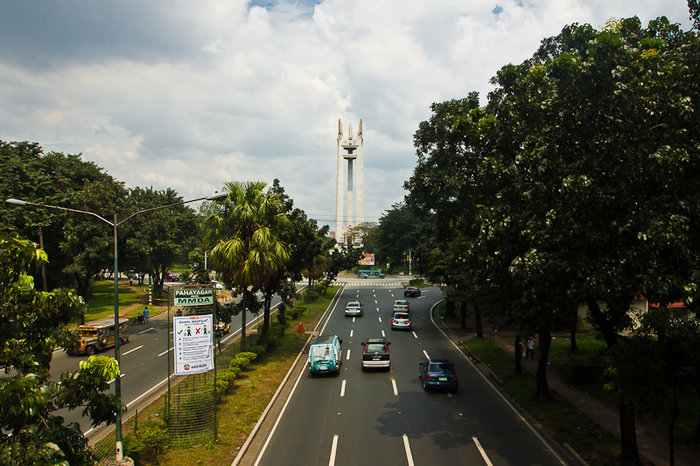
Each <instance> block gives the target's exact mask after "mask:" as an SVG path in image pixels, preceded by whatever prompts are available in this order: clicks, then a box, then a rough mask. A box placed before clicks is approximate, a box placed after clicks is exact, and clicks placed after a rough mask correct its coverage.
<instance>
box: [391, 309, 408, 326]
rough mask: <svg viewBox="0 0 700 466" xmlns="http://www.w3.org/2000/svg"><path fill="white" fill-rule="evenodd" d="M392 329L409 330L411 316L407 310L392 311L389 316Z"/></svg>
mask: <svg viewBox="0 0 700 466" xmlns="http://www.w3.org/2000/svg"><path fill="white" fill-rule="evenodd" d="M391 329H392V330H411V316H410V315H409V314H408V312H403V311H400V312H394V315H393V316H392V317H391Z"/></svg>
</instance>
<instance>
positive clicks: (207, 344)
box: [173, 314, 214, 375]
mask: <svg viewBox="0 0 700 466" xmlns="http://www.w3.org/2000/svg"><path fill="white" fill-rule="evenodd" d="M213 324H214V316H213V315H211V314H206V315H201V316H185V317H173V340H174V342H175V344H174V350H175V354H174V356H173V357H174V358H175V374H176V375H186V374H198V373H201V372H207V371H210V370H212V369H214V346H213V345H214V340H213V338H212V335H213V332H214V325H213Z"/></svg>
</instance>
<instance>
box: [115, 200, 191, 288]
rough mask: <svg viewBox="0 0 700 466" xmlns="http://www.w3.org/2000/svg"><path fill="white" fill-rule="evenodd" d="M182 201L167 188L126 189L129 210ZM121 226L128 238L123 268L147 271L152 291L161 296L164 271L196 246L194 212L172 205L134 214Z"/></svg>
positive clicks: (184, 207)
mask: <svg viewBox="0 0 700 466" xmlns="http://www.w3.org/2000/svg"><path fill="white" fill-rule="evenodd" d="M182 201H183V199H182V197H181V196H179V195H178V194H177V192H175V191H174V190H172V189H170V188H168V189H165V190H160V191H159V190H155V189H153V188H134V189H132V190H130V192H129V206H130V209H131V211H132V212H135V211H138V210H143V209H150V208H152V207H157V206H161V205H169V204H177V203H181V202H182ZM122 228H123V233H122V234H121V236H122V237H125V238H127V240H126V249H125V264H126V265H125V267H124V268H125V269H133V270H136V271H137V272H139V273H140V274H141V275H143V274H144V273H148V275H149V276H150V277H151V280H152V284H153V294H154V295H155V296H156V297H161V296H162V291H163V282H164V279H165V274H166V273H167V272H168V271H170V270H171V269H172V267H173V265H175V264H177V263H178V262H181V261H184V260H186V258H187V254H188V252H189V251H191V250H192V249H194V247H195V243H196V238H197V236H198V228H199V222H198V221H197V215H196V214H195V212H194V210H192V208H190V207H189V206H186V205H182V204H180V205H174V206H172V207H169V208H167V209H160V210H156V211H154V212H148V213H144V214H142V215H139V216H137V217H134V218H133V219H130V220H129V221H128V222H126V223H124V224H123V226H122ZM120 268H122V267H121V266H120Z"/></svg>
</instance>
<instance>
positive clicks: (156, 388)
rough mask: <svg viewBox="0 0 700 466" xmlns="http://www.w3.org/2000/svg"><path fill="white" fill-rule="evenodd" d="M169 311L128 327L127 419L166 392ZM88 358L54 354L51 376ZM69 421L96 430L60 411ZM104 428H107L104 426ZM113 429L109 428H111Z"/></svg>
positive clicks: (234, 331) (236, 329) (235, 327)
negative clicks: (143, 405) (142, 406)
mask: <svg viewBox="0 0 700 466" xmlns="http://www.w3.org/2000/svg"><path fill="white" fill-rule="evenodd" d="M278 303H279V298H278V297H275V298H273V302H272V305H273V307H274V306H276V305H277V304H278ZM167 315H168V314H167V312H163V313H161V314H159V315H157V316H153V315H151V318H150V320H149V322H146V323H143V324H141V325H132V326H130V327H129V342H128V343H124V344H122V345H120V366H121V372H122V374H121V392H122V401H123V402H124V404H126V406H127V409H128V411H127V413H126V415H125V416H124V418H125V419H126V418H128V417H130V415H131V414H132V413H133V412H134V411H135V410H136V409H138V408H139V406H141V405H142V404H144V403H147V402H148V401H149V400H151V399H152V398H154V397H156V396H158V395H159V394H160V393H162V391H163V390H166V389H167V380H168V359H167V357H168V356H169V354H170V353H171V352H172V350H171V351H170V352H169V351H168V322H167ZM259 319H262V314H260V315H259V316H251V315H250V314H248V319H247V321H248V322H247V323H248V325H254V324H255V323H256V322H257V321H258V320H259ZM240 328H241V315H240V314H239V315H237V316H233V319H232V320H231V333H229V334H228V335H226V336H225V337H224V339H223V340H222V341H223V342H224V343H227V342H229V341H230V340H231V339H234V338H237V335H239V334H240ZM97 354H100V355H105V356H110V357H112V356H114V348H110V349H107V350H106V351H103V352H101V353H97ZM84 359H87V356H80V357H78V356H69V355H68V354H66V353H65V352H64V351H63V350H62V349H57V350H56V351H54V354H53V358H52V360H51V375H52V378H53V379H54V380H57V379H58V376H59V374H61V373H63V372H65V371H68V370H71V371H76V370H78V367H79V364H80V361H82V360H84ZM113 387H114V382H113V381H112V382H111V383H110V392H111V393H113V392H114V388H113ZM58 414H60V415H61V416H63V417H64V418H65V420H66V423H69V422H78V423H79V424H80V427H81V430H82V431H83V433H84V434H85V435H87V436H88V438H90V437H91V436H92V435H93V434H94V433H95V432H96V430H100V428H99V427H98V428H97V429H93V428H92V426H91V425H90V421H89V419H88V418H85V417H83V416H82V412H81V410H72V411H68V410H61V411H59V412H58ZM103 427H104V426H103ZM111 428H113V426H110V427H109V429H111Z"/></svg>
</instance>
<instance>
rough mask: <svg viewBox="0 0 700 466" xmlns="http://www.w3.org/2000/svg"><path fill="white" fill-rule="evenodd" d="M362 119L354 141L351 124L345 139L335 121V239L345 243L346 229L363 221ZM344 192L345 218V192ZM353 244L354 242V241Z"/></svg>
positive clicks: (340, 127) (340, 124) (339, 122)
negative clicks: (336, 152)
mask: <svg viewBox="0 0 700 466" xmlns="http://www.w3.org/2000/svg"><path fill="white" fill-rule="evenodd" d="M363 144H364V137H363V135H362V120H360V126H359V128H358V131H357V138H355V137H354V136H353V133H352V123H350V124H349V125H348V137H347V138H345V137H344V136H343V124H342V123H341V121H340V119H338V156H337V157H338V160H337V162H338V166H337V174H336V186H335V240H336V242H338V243H341V244H347V240H346V238H345V233H346V232H347V229H348V228H351V227H354V226H357V225H359V224H361V223H364V221H365V199H364V189H365V186H364V174H363V171H362V165H363V159H362V146H363ZM346 160H347V167H348V168H347V184H344V183H343V181H344V180H345V170H344V166H345V163H344V162H345V161H346ZM346 192H347V216H346V215H345V212H346V210H345V207H346V206H345V193H346ZM354 243H355V244H357V241H354Z"/></svg>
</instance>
